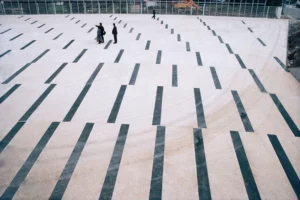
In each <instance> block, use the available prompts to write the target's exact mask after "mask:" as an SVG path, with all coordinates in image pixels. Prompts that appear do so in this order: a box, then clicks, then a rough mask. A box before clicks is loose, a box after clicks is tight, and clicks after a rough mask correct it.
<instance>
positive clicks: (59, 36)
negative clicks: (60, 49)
mask: <svg viewBox="0 0 300 200" xmlns="http://www.w3.org/2000/svg"><path fill="white" fill-rule="evenodd" d="M62 34H63V33H60V34H59V35H58V36H56V37H55V38H53V40H57V39H58V38H59V37H60V36H61V35H62Z"/></svg>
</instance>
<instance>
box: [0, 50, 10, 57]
mask: <svg viewBox="0 0 300 200" xmlns="http://www.w3.org/2000/svg"><path fill="white" fill-rule="evenodd" d="M9 52H11V50H7V51H5V52H4V53H2V54H1V55H0V58H1V57H3V56H5V55H6V54H8V53H9Z"/></svg>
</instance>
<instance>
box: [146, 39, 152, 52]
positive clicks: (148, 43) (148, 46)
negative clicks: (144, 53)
mask: <svg viewBox="0 0 300 200" xmlns="http://www.w3.org/2000/svg"><path fill="white" fill-rule="evenodd" d="M150 42H151V41H150V40H148V41H147V44H146V48H145V50H149V48H150Z"/></svg>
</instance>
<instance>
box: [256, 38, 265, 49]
mask: <svg viewBox="0 0 300 200" xmlns="http://www.w3.org/2000/svg"><path fill="white" fill-rule="evenodd" d="M257 40H258V41H259V42H260V43H261V45H263V46H264V47H265V46H267V45H266V44H265V43H264V42H263V41H262V40H261V39H260V38H257Z"/></svg>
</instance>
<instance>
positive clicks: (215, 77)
mask: <svg viewBox="0 0 300 200" xmlns="http://www.w3.org/2000/svg"><path fill="white" fill-rule="evenodd" d="M210 72H211V75H212V77H213V80H214V83H215V87H216V89H222V87H221V84H220V80H219V78H218V74H217V72H216V69H215V68H214V67H210Z"/></svg>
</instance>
